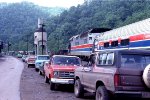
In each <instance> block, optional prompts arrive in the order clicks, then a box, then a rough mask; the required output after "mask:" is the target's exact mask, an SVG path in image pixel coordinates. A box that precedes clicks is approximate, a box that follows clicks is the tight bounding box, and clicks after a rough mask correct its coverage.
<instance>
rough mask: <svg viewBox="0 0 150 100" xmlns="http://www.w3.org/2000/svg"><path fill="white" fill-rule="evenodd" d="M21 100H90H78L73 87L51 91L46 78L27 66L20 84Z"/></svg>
mask: <svg viewBox="0 0 150 100" xmlns="http://www.w3.org/2000/svg"><path fill="white" fill-rule="evenodd" d="M20 93H21V100H88V98H92V97H85V99H78V98H76V97H75V96H74V94H73V86H67V85H65V86H64V85H63V86H60V87H59V88H58V90H57V91H51V90H50V87H49V84H47V83H45V82H44V77H43V76H41V75H38V73H37V72H36V71H35V69H34V68H27V66H26V65H25V67H24V70H23V73H22V76H21V82H20Z"/></svg>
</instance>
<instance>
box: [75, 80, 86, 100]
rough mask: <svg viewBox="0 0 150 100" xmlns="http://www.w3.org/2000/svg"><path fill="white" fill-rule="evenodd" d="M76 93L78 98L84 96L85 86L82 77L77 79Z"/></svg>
mask: <svg viewBox="0 0 150 100" xmlns="http://www.w3.org/2000/svg"><path fill="white" fill-rule="evenodd" d="M74 94H75V96H76V97H77V98H81V97H83V96H84V88H83V85H82V84H81V82H80V79H77V80H75V84H74Z"/></svg>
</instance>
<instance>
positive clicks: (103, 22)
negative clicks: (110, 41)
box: [0, 0, 150, 51]
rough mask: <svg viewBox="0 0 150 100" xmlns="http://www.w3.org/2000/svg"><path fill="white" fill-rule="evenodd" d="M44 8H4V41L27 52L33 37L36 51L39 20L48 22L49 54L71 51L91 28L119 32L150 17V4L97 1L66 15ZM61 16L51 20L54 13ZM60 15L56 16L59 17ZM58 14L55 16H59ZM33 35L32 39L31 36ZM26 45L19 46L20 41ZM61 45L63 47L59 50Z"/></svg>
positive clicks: (139, 0) (0, 16) (126, 0)
mask: <svg viewBox="0 0 150 100" xmlns="http://www.w3.org/2000/svg"><path fill="white" fill-rule="evenodd" d="M63 10H64V9H61V8H60V10H57V11H58V12H57V11H55V10H53V9H47V8H41V7H38V6H36V5H33V4H29V3H26V2H23V3H21V4H1V5H0V19H1V20H0V23H1V24H0V34H1V35H0V37H2V38H3V39H5V40H6V39H8V37H9V40H11V41H12V42H13V43H14V48H13V49H16V50H17V49H18V50H20V49H21V50H25V49H26V48H25V46H26V40H23V39H22V38H23V37H25V36H26V35H27V34H30V38H29V40H30V48H33V33H34V31H35V30H36V27H37V19H38V18H39V17H41V18H44V19H45V20H46V23H45V24H46V26H45V28H46V30H47V32H48V50H53V51H57V50H58V48H59V49H65V48H67V45H68V42H69V38H70V37H72V36H73V35H76V34H81V33H83V32H85V31H87V30H88V29H91V28H100V27H101V28H102V27H107V28H117V27H121V26H124V25H127V24H130V23H133V22H137V21H139V20H143V19H146V18H149V17H150V1H148V0H137V1H136V0H108V1H107V0H106V1H105V0H93V1H92V2H90V3H89V4H88V3H86V2H85V3H84V4H83V5H78V6H77V7H74V6H73V7H71V8H70V9H68V10H65V11H63ZM52 11H54V12H57V13H60V12H62V11H63V12H62V13H61V14H59V15H57V16H51V15H52V14H51V13H50V12H52ZM57 13H56V14H57ZM56 14H55V13H54V14H53V15H56ZM31 34H32V35H31ZM21 40H22V41H23V42H20V43H18V41H21ZM58 45H59V46H58Z"/></svg>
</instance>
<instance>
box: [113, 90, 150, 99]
mask: <svg viewBox="0 0 150 100" xmlns="http://www.w3.org/2000/svg"><path fill="white" fill-rule="evenodd" d="M115 96H117V97H118V96H119V97H137V98H150V91H149V92H131V91H116V92H115Z"/></svg>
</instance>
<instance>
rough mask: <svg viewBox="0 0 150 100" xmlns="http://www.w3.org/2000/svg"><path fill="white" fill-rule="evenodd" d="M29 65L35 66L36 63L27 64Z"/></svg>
mask: <svg viewBox="0 0 150 100" xmlns="http://www.w3.org/2000/svg"><path fill="white" fill-rule="evenodd" d="M27 64H28V65H35V64H34V63H27Z"/></svg>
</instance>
